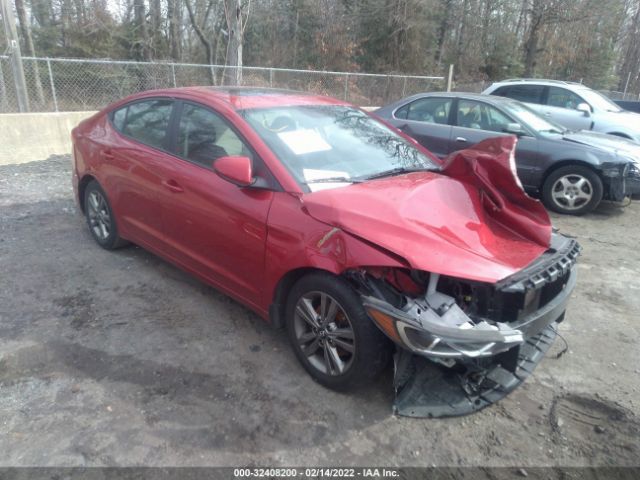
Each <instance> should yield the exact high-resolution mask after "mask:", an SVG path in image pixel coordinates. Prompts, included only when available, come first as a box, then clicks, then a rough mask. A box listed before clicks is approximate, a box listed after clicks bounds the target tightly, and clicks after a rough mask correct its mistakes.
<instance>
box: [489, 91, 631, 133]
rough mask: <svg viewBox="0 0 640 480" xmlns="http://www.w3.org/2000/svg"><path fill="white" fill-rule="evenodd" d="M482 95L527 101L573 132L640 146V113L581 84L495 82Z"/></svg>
mask: <svg viewBox="0 0 640 480" xmlns="http://www.w3.org/2000/svg"><path fill="white" fill-rule="evenodd" d="M482 93H483V94H486V95H498V96H501V97H509V98H513V99H515V100H519V101H521V102H524V103H526V104H528V105H529V106H530V107H531V108H533V109H534V110H537V111H538V113H540V115H543V116H545V117H547V118H550V119H552V120H555V121H556V122H557V123H559V124H561V125H563V126H564V127H566V128H568V129H569V130H593V131H596V132H602V133H609V134H612V135H618V136H620V137H625V138H629V139H631V140H633V141H635V142H638V143H640V114H637V113H632V112H628V111H626V110H623V109H622V108H620V107H619V106H618V105H616V104H615V103H613V102H612V101H611V100H609V99H608V98H607V97H605V96H604V95H602V94H601V93H598V92H596V91H595V90H591V89H590V88H589V87H585V86H584V85H582V84H580V83H573V82H562V81H559V80H540V79H511V80H504V81H502V82H497V83H494V84H493V85H491V86H490V87H489V88H487V89H486V90H485V91H484V92H482Z"/></svg>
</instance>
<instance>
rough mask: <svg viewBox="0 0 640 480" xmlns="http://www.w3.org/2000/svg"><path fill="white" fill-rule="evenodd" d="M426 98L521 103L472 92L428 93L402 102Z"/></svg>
mask: <svg viewBox="0 0 640 480" xmlns="http://www.w3.org/2000/svg"><path fill="white" fill-rule="evenodd" d="M424 97H455V98H462V99H466V100H478V101H481V102H487V103H493V104H501V103H520V102H518V101H517V100H513V99H512V98H508V97H497V96H493V95H483V94H481V93H471V92H428V93H419V94H417V95H414V96H412V97H409V98H406V99H403V100H402V103H403V104H404V103H406V100H417V99H419V98H424Z"/></svg>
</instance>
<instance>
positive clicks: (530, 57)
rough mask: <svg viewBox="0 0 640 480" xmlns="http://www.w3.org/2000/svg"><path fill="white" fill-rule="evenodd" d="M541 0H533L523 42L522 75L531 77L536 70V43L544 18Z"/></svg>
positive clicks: (537, 51) (537, 50)
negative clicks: (526, 32) (527, 29)
mask: <svg viewBox="0 0 640 480" xmlns="http://www.w3.org/2000/svg"><path fill="white" fill-rule="evenodd" d="M541 1H545V0H534V1H533V5H532V6H531V11H530V14H531V22H530V24H529V32H528V34H527V40H526V41H525V43H524V76H525V77H533V76H534V75H535V71H536V63H537V58H538V53H539V49H538V43H539V41H540V30H541V28H542V26H543V20H544V5H542V3H541Z"/></svg>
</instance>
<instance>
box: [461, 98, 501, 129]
mask: <svg viewBox="0 0 640 480" xmlns="http://www.w3.org/2000/svg"><path fill="white" fill-rule="evenodd" d="M511 122H512V120H511V119H510V118H509V117H507V116H506V115H505V114H504V113H502V112H501V111H500V110H498V109H497V108H495V107H493V106H491V105H487V104H486V103H482V102H476V101H474V100H460V101H459V102H458V111H457V122H456V124H457V126H459V127H464V128H473V129H476V130H487V131H490V132H504V131H505V130H506V128H507V125H508V124H509V123H511Z"/></svg>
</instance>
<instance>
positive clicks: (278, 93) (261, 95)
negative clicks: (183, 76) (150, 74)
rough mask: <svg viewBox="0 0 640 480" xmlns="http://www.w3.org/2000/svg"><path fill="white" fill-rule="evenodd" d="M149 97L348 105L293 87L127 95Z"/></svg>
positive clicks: (243, 105)
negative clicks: (289, 88) (288, 88)
mask: <svg viewBox="0 0 640 480" xmlns="http://www.w3.org/2000/svg"><path fill="white" fill-rule="evenodd" d="M149 96H182V97H184V96H186V97H192V98H194V99H198V100H207V99H210V100H215V101H217V102H221V103H224V104H226V105H227V106H229V107H231V108H233V109H235V110H244V109H250V108H269V107H276V106H301V105H350V104H349V103H348V102H344V101H342V100H338V99H336V98H332V97H326V96H323V95H317V94H314V93H308V92H299V91H296V90H285V89H277V88H263V87H209V86H195V87H178V88H169V89H162V90H151V91H146V92H143V93H141V94H138V95H134V96H132V97H129V98H128V99H127V101H131V99H136V98H143V97H149Z"/></svg>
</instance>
